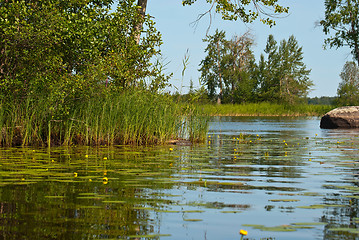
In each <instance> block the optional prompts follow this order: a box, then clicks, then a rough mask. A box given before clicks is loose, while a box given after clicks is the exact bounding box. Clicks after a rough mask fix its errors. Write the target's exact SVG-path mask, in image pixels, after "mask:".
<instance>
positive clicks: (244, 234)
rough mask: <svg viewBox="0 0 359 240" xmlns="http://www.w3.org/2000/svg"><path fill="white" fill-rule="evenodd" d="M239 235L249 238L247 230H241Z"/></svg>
mask: <svg viewBox="0 0 359 240" xmlns="http://www.w3.org/2000/svg"><path fill="white" fill-rule="evenodd" d="M239 234H241V235H242V236H247V234H248V232H247V231H246V230H243V229H241V230H240V231H239Z"/></svg>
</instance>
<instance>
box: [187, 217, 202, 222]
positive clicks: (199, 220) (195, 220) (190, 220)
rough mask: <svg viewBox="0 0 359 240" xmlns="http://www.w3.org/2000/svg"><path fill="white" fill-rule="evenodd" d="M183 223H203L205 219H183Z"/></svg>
mask: <svg viewBox="0 0 359 240" xmlns="http://www.w3.org/2000/svg"><path fill="white" fill-rule="evenodd" d="M183 221H185V222H201V221H203V219H196V218H186V219H183Z"/></svg>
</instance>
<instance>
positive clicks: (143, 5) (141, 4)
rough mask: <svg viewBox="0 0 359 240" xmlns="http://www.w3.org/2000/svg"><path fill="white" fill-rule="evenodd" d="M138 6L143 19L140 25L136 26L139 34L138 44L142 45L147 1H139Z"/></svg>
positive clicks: (137, 37)
mask: <svg viewBox="0 0 359 240" xmlns="http://www.w3.org/2000/svg"><path fill="white" fill-rule="evenodd" d="M137 6H138V7H139V9H138V11H139V13H140V14H141V18H142V19H141V21H140V22H139V24H138V25H137V26H136V34H137V35H136V42H137V44H138V43H140V39H141V30H142V25H143V20H144V18H145V15H146V7H147V0H138V1H137Z"/></svg>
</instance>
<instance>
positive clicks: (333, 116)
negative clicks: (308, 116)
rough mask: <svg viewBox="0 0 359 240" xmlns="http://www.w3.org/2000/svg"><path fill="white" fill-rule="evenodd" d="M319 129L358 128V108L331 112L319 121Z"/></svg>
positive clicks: (351, 107) (338, 109)
mask: <svg viewBox="0 0 359 240" xmlns="http://www.w3.org/2000/svg"><path fill="white" fill-rule="evenodd" d="M320 128H324V129H334V128H359V106H350V107H340V108H335V109H333V110H331V111H330V112H328V113H326V114H325V115H324V116H323V117H322V119H321V120H320Z"/></svg>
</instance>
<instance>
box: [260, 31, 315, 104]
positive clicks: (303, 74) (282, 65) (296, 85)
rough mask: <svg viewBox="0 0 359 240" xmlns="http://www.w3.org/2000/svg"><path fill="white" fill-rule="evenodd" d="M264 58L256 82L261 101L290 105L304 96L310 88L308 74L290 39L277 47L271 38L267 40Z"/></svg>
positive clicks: (293, 40) (294, 43)
mask: <svg viewBox="0 0 359 240" xmlns="http://www.w3.org/2000/svg"><path fill="white" fill-rule="evenodd" d="M265 53H266V54H267V55H268V56H267V60H265V58H264V56H263V55H262V56H261V59H260V61H259V64H258V69H259V71H258V78H259V79H258V81H259V83H260V94H261V97H262V100H266V101H277V102H284V103H289V104H293V103H296V102H298V101H299V100H300V99H303V98H304V97H306V96H307V95H308V92H309V90H310V87H311V86H312V85H313V83H312V81H311V80H310V79H309V77H308V76H309V74H310V71H311V70H307V69H306V66H305V64H304V63H303V50H302V48H301V47H299V45H298V42H297V40H296V39H295V37H294V36H290V37H289V39H288V40H282V41H281V42H280V45H279V47H278V46H277V42H276V41H275V40H274V37H273V36H272V35H270V36H269V37H268V40H267V45H266V48H265Z"/></svg>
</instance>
